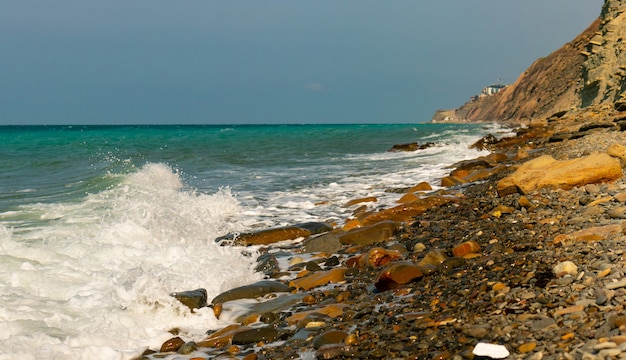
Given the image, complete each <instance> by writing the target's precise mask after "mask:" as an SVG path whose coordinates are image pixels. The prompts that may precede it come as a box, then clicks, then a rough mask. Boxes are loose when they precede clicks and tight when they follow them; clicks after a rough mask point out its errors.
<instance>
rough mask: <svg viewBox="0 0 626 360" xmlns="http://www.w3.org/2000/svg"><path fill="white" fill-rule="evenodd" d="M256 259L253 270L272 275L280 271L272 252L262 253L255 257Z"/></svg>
mask: <svg viewBox="0 0 626 360" xmlns="http://www.w3.org/2000/svg"><path fill="white" fill-rule="evenodd" d="M256 261H257V263H258V264H257V266H256V267H255V268H254V271H257V272H262V273H263V274H265V275H267V276H272V275H273V274H275V273H277V272H278V271H280V267H279V266H278V260H277V259H276V256H274V255H273V254H268V253H265V254H262V255H260V256H259V257H258V258H257V259H256Z"/></svg>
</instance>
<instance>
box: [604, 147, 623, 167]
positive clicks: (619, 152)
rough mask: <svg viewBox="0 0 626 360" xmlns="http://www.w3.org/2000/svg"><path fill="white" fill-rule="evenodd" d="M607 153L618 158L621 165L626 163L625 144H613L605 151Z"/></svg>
mask: <svg viewBox="0 0 626 360" xmlns="http://www.w3.org/2000/svg"><path fill="white" fill-rule="evenodd" d="M606 152H607V154H609V155H611V156H613V157H616V158H618V159H620V162H621V164H622V165H624V164H626V146H624V145H622V144H613V145H611V146H609V148H608V150H607V151H606Z"/></svg>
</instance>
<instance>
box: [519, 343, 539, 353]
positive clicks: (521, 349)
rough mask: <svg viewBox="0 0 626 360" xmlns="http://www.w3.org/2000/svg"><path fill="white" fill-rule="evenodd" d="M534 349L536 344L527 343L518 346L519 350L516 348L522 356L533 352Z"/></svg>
mask: <svg viewBox="0 0 626 360" xmlns="http://www.w3.org/2000/svg"><path fill="white" fill-rule="evenodd" d="M536 347H537V343H536V342H527V343H524V344H522V345H520V346H519V348H517V350H518V351H519V352H520V353H522V354H524V353H527V352H531V351H533V350H535V348H536Z"/></svg>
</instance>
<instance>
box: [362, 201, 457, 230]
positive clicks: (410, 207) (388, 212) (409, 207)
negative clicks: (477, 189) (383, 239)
mask: <svg viewBox="0 0 626 360" xmlns="http://www.w3.org/2000/svg"><path fill="white" fill-rule="evenodd" d="M453 201H457V199H455V198H453V197H450V196H428V197H425V198H421V199H419V200H416V201H413V202H410V203H407V204H402V205H398V206H395V207H392V208H389V209H385V210H381V211H379V212H376V213H373V214H369V215H367V216H366V217H364V218H362V219H361V223H362V224H363V225H364V226H367V225H372V224H375V223H378V222H381V221H384V220H393V221H395V222H397V223H402V222H407V221H410V220H412V219H413V218H414V217H416V216H418V215H421V214H423V213H425V212H426V211H428V209H430V208H432V207H435V206H440V205H443V204H447V203H450V202H453Z"/></svg>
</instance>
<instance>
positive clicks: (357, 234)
mask: <svg viewBox="0 0 626 360" xmlns="http://www.w3.org/2000/svg"><path fill="white" fill-rule="evenodd" d="M396 229H397V225H396V223H395V222H394V221H391V220H387V221H381V222H379V223H376V224H373V225H369V226H364V227H360V228H355V229H352V230H350V231H346V232H344V233H339V234H337V238H338V239H339V242H341V244H343V245H370V244H376V243H381V242H385V241H387V240H389V239H390V238H391V237H392V236H393V234H394V233H395V232H396Z"/></svg>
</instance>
